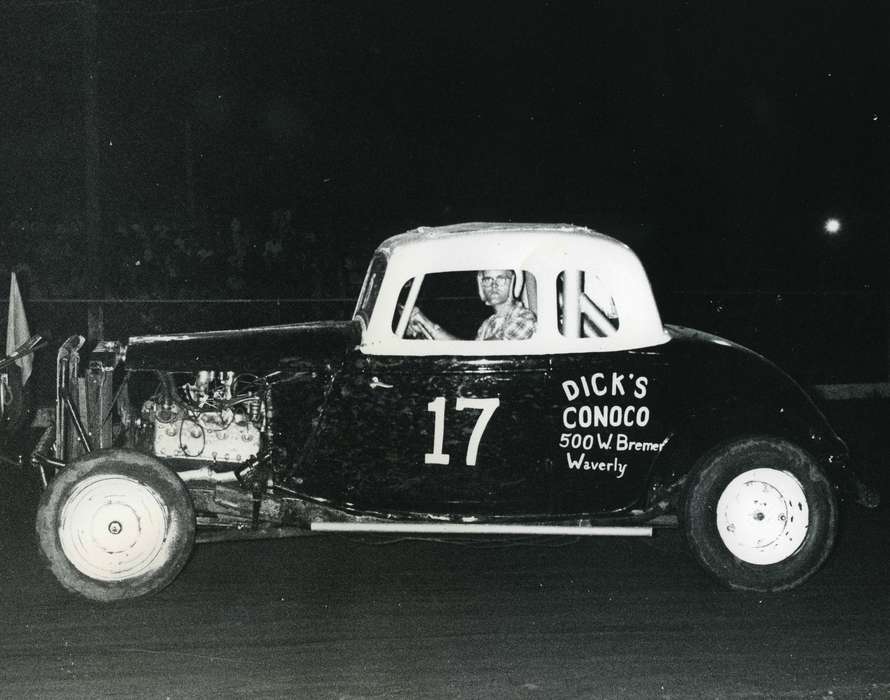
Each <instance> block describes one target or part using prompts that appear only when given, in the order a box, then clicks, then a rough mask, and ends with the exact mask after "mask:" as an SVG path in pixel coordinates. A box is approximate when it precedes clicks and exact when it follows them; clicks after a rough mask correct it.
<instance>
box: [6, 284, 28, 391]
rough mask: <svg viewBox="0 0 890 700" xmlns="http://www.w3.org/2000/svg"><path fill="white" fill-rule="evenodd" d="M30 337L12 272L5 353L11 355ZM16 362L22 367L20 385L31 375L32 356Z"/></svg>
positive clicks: (17, 285) (23, 306) (23, 308)
mask: <svg viewBox="0 0 890 700" xmlns="http://www.w3.org/2000/svg"><path fill="white" fill-rule="evenodd" d="M30 337H31V331H30V329H29V328H28V319H27V318H26V317H25V305H24V304H23V303H22V293H21V292H20V291H19V283H18V281H17V280H16V278H15V273H14V272H13V273H12V278H11V279H10V280H9V315H8V316H7V317H6V354H7V355H11V354H12V353H13V352H15V349H16V348H17V347H19V346H20V345H21V344H22V343H24V342H25V341H27V340H28V339H29V338H30ZM16 364H17V365H18V366H19V367H21V368H22V386H24V384H25V382H27V381H28V377H30V376H31V369H32V368H33V366H34V357H33V356H32V355H26V356H25V357H23V358H21V359H19V360H16Z"/></svg>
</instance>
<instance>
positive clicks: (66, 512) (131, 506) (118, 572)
mask: <svg viewBox="0 0 890 700" xmlns="http://www.w3.org/2000/svg"><path fill="white" fill-rule="evenodd" d="M169 527H170V517H169V513H168V511H167V508H166V506H165V505H164V502H163V500H162V499H161V497H160V495H159V494H158V493H157V492H156V491H155V490H154V489H153V488H151V487H150V486H147V485H146V484H143V483H142V482H140V481H137V480H135V479H131V478H129V477H124V476H117V475H101V476H95V477H91V478H89V479H85V480H84V481H83V482H81V483H80V484H78V485H77V487H76V488H75V489H74V491H72V493H71V495H70V496H69V497H68V500H67V501H66V502H65V505H64V507H63V508H62V513H61V517H60V519H59V540H60V542H61V545H62V551H63V552H64V553H65V556H66V557H67V558H68V560H69V561H70V562H71V564H72V565H74V566H75V567H76V568H77V569H78V571H80V572H81V573H83V574H85V575H87V576H89V577H91V578H94V579H98V580H101V581H121V580H123V579H128V578H133V577H135V576H139V575H141V574H143V573H146V572H147V571H151V570H153V569H156V568H158V567H159V566H160V565H161V563H162V558H159V557H158V555H159V554H160V552H161V550H162V549H163V547H164V543H165V542H166V539H167V535H168V530H169Z"/></svg>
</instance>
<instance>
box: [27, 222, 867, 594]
mask: <svg viewBox="0 0 890 700" xmlns="http://www.w3.org/2000/svg"><path fill="white" fill-rule="evenodd" d="M87 350H89V353H87ZM57 396H58V401H57V406H56V411H55V424H54V428H53V429H51V432H48V433H47V435H46V437H45V439H44V441H43V443H42V444H41V446H39V448H38V449H37V450H36V451H35V454H34V458H33V461H34V464H35V465H36V466H37V468H38V470H39V473H40V475H41V478H42V479H43V483H44V485H45V490H44V493H43V495H42V498H41V501H40V504H39V509H38V515H37V532H38V536H39V542H40V547H41V551H42V553H43V556H44V557H45V560H46V562H47V564H48V566H49V567H50V569H51V570H52V572H53V573H54V574H55V575H56V577H57V578H58V580H59V581H60V582H61V584H62V585H63V586H65V587H66V588H68V589H70V590H71V591H74V592H76V593H78V594H81V595H83V596H86V597H87V598H90V599H93V600H97V601H113V600H119V599H125V598H133V597H136V596H141V595H144V594H148V593H152V592H155V591H158V590H160V589H162V588H163V587H165V586H166V585H167V584H169V583H170V582H171V581H172V580H173V579H174V578H175V577H176V576H177V575H178V574H179V572H180V571H181V570H182V568H183V566H184V565H185V564H186V562H187V560H188V558H189V556H190V553H191V551H192V549H193V546H194V544H195V542H203V541H212V540H221V539H223V540H224V539H236V538H258V539H259V538H264V537H283V536H298V535H309V534H312V533H324V532H354V531H358V532H378V533H414V534H415V535H417V536H425V535H432V536H435V537H442V536H447V535H451V534H453V535H490V536H493V537H494V536H500V535H570V536H576V537H577V536H640V535H642V536H648V535H651V534H652V533H653V529H654V528H655V527H658V526H661V525H675V526H679V527H681V528H682V529H683V531H684V533H685V535H686V540H687V541H688V544H689V547H690V549H691V551H692V554H693V555H694V558H695V559H697V560H698V562H699V563H700V564H701V565H702V566H703V567H704V568H705V569H706V570H707V571H709V572H710V573H711V574H713V575H714V576H716V577H717V578H718V579H719V580H721V581H722V582H723V583H725V584H726V585H728V586H731V587H733V588H736V589H743V590H755V591H782V590H787V589H791V588H793V587H795V586H797V585H799V584H800V583H802V582H803V581H805V580H806V579H807V578H808V577H810V576H811V575H812V574H813V573H814V572H816V571H817V570H818V569H819V567H820V566H821V565H822V564H823V563H824V562H825V560H826V557H828V555H829V552H830V550H831V547H832V543H833V542H834V539H835V533H836V531H837V521H838V503H839V501H840V500H843V499H847V500H854V501H859V502H866V501H867V502H868V503H870V504H873V503H874V502H875V498H874V496H873V494H872V493H871V492H869V490H868V489H867V488H866V487H865V486H864V485H863V484H862V483H861V481H860V479H859V477H858V476H857V474H856V473H854V470H853V469H852V468H851V466H850V464H849V460H848V452H847V449H846V446H845V445H844V443H843V441H842V440H841V439H840V438H839V437H838V436H837V435H836V434H835V432H834V431H833V430H832V428H831V427H830V426H829V425H828V423H827V421H826V419H825V417H824V416H823V415H822V414H821V413H820V411H819V410H818V408H817V407H816V405H815V404H814V403H813V402H812V401H811V400H810V398H809V397H808V396H807V394H806V393H805V392H804V391H803V390H802V389H801V387H800V386H799V385H798V384H796V383H795V382H794V381H793V380H792V379H791V378H790V377H789V376H788V375H787V374H785V373H784V372H782V371H781V370H780V369H778V368H777V367H776V366H775V365H773V364H771V363H770V362H769V361H767V360H766V359H764V358H763V357H761V356H759V355H757V354H756V353H754V352H752V351H750V350H747V349H745V348H743V347H741V346H739V345H737V344H734V343H732V342H730V341H728V340H724V339H722V338H719V337H716V336H713V335H709V334H707V333H703V332H700V331H696V330H692V329H688V328H684V327H680V326H674V325H664V324H663V323H662V320H661V317H660V314H659V311H658V307H657V305H656V302H655V299H654V298H653V294H652V290H651V287H650V284H649V281H648V278H647V275H646V273H645V271H644V269H643V267H642V265H641V263H640V261H639V259H638V258H637V256H636V255H635V254H634V253H633V251H631V250H630V248H628V247H627V246H626V245H624V244H623V243H621V242H619V241H618V240H616V239H614V238H611V237H609V236H607V235H603V234H601V233H597V232H595V231H592V230H589V229H587V228H584V227H580V226H574V225H544V224H515V223H470V224H460V225H453V226H445V227H421V228H417V229H415V230H412V231H409V232H407V233H403V234H400V235H396V236H394V237H392V238H389V239H387V240H385V241H383V242H382V243H381V244H380V245H379V246H378V247H377V249H376V251H375V253H374V254H373V257H372V259H371V261H370V264H369V267H368V271H367V274H366V276H365V280H364V284H363V287H362V290H361V293H360V296H359V298H358V301H357V304H356V307H355V311H354V314H353V316H352V318H351V319H349V320H342V321H323V322H314V323H294V324H285V325H276V326H266V327H254V328H245V329H240V330H219V331H209V332H208V331H204V332H193V333H189V332H181V333H171V334H164V335H142V336H133V337H130V338H128V339H127V340H126V341H125V342H120V341H116V340H111V341H99V342H97V343H95V345H94V347H91V348H86V347H85V344H84V339H83V338H82V337H81V336H74V337H72V338H70V339H68V341H67V342H66V343H65V344H64V345H63V346H62V348H61V349H60V350H59V362H58V377H57Z"/></svg>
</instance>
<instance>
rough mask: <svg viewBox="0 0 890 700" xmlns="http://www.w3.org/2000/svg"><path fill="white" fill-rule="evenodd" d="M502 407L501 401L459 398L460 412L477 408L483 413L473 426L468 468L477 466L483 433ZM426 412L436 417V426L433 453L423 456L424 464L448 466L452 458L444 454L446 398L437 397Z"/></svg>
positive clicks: (467, 458)
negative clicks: (497, 409) (495, 413)
mask: <svg viewBox="0 0 890 700" xmlns="http://www.w3.org/2000/svg"><path fill="white" fill-rule="evenodd" d="M500 405H501V400H500V399H467V398H464V397H463V396H458V397H457V401H456V402H455V405H454V407H455V408H456V409H457V410H458V411H463V410H464V409H465V408H475V409H477V410H480V411H482V413H480V414H479V417H478V418H477V419H476V425H475V426H473V432H472V433H471V434H470V443H469V444H468V445H467V457H466V463H467V466H468V467H474V466H476V456H477V455H478V454H479V443H480V442H481V440H482V433H484V432H485V427H486V426H487V425H488V421H490V420H491V417H492V415H494V412H495V409H496V408H497V407H498V406H500ZM426 410H427V411H429V412H430V413H433V414H434V415H435V424H434V430H433V451H432V452H427V453H426V454H425V455H424V456H423V461H424V464H448V463H449V462H450V461H451V456H450V455H448V454H446V453H444V452H442V444H443V442H444V441H445V397H444V396H437V397H436V398H435V399H433V400H432V401H430V402H429V403H428V404H427V405H426Z"/></svg>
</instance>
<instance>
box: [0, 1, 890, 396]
mask: <svg viewBox="0 0 890 700" xmlns="http://www.w3.org/2000/svg"><path fill="white" fill-rule="evenodd" d="M847 5H848V3H846V2H821V3H810V2H807V3H804V2H800V3H793V2H781V3H766V2H764V3H719V4H718V3H687V2H668V3H655V2H639V3H627V2H618V1H615V2H584V3H573V2H542V1H539V2H530V1H529V2H490V3H475V2H455V3H417V2H401V1H394V0H390V1H387V2H358V1H349V2H346V1H339V2H337V1H334V2H324V3H318V2H291V1H287V2H285V1H283V0H243V1H238V0H181V1H174V0H146V1H144V2H123V1H122V0H84V1H83V2H77V1H70V2H69V1H66V0H57V1H49V0H48V1H37V0H34V1H31V0H7V1H5V2H2V3H0V10H2V16H3V21H2V23H0V43H2V45H3V46H4V47H5V53H4V58H3V59H2V72H0V91H2V95H3V99H2V101H0V120H2V124H3V127H2V130H0V163H2V164H3V167H2V170H0V225H2V226H3V239H2V256H0V265H2V266H3V267H4V268H7V269H18V270H19V271H20V278H21V279H22V280H23V284H24V285H25V286H26V287H27V292H28V294H29V295H30V297H31V298H32V299H39V298H64V297H71V296H72V295H73V296H83V297H89V298H109V297H111V298H152V299H168V298H178V299H182V298H210V297H212V298H232V297H238V298H322V297H342V298H349V297H351V296H352V294H353V293H354V291H355V287H356V285H357V283H358V281H360V277H361V274H362V272H363V269H364V265H365V264H366V261H367V257H368V255H369V253H370V251H371V250H372V249H373V247H374V246H375V245H376V243H378V242H379V241H380V240H381V239H382V238H384V237H386V236H389V235H392V234H393V233H397V232H400V231H402V230H405V229H407V228H411V227H414V226H416V225H421V224H424V225H436V224H445V223H455V222H459V221H471V220H512V221H551V222H571V223H577V224H582V225H586V226H590V227H591V228H594V229H597V230H600V231H603V232H605V233H609V234H611V235H614V236H616V237H617V238H620V239H622V240H624V241H626V242H627V243H629V244H630V245H631V246H632V247H634V248H635V249H636V250H637V252H638V253H639V254H640V256H641V258H642V259H643V262H644V264H645V265H646V267H647V268H648V270H649V272H650V275H651V277H652V279H653V282H654V284H655V287H656V292H657V293H658V295H659V300H660V302H661V305H662V311H663V315H664V316H665V318H666V319H667V320H671V321H679V322H683V323H689V324H691V325H698V326H703V327H706V328H708V329H711V330H717V331H720V332H724V331H725V332H726V334H728V335H730V336H731V337H739V335H740V333H741V338H740V339H741V340H742V341H743V342H749V343H752V344H755V343H760V345H759V346H758V347H759V349H764V350H765V351H772V352H774V353H775V352H777V353H778V354H779V355H780V358H779V359H785V358H786V357H787V358H789V359H793V358H795V357H797V356H799V354H800V347H801V346H802V345H803V344H804V343H808V344H809V345H811V346H814V345H819V344H826V343H827V344H831V345H834V346H835V347H836V348H839V350H840V352H838V353H837V355H838V357H837V358H835V360H834V365H833V367H836V366H837V363H846V364H848V365H849V368H848V369H845V370H844V371H843V372H841V373H840V374H843V375H844V376H843V377H840V376H836V375H838V374H839V373H838V372H837V371H835V370H833V369H831V368H820V369H818V370H814V369H811V368H810V367H806V366H804V367H801V368H800V370H799V371H800V372H801V373H802V374H803V375H805V376H807V377H809V376H812V377H814V378H816V379H819V378H822V379H824V378H830V379H833V380H850V381H853V380H864V379H875V378H883V377H884V376H885V375H886V358H887V353H886V349H885V348H886V331H885V326H886V322H885V319H886V313H887V311H886V308H885V306H886V305H885V303H884V302H883V301H882V294H884V292H885V290H886V288H887V282H886V278H887V275H886V267H887V261H888V249H890V248H888V242H887V238H888V237H887V220H888V208H890V204H888V201H890V186H888V183H890V178H888V175H890V173H888V167H890V166H888V155H890V148H888V135H890V110H888V109H887V95H886V92H887V85H888V84H890V62H888V58H890V56H888V53H890V50H888V47H890V42H888V39H890V11H888V10H887V8H886V6H884V5H883V4H882V3H872V4H862V3H857V4H855V5H854V6H853V7H852V8H851V7H848V6H847ZM91 17H92V18H94V19H92V20H91V19H90V18H91ZM91 25H92V26H93V27H95V30H96V31H95V41H92V40H91V39H90V38H89V37H90V29H89V28H90V26H91ZM88 74H92V75H94V76H95V77H96V78H97V82H96V83H94V85H95V88H96V90H95V93H94V97H93V98H90V95H89V89H88V88H87V87H86V86H87V81H86V78H85V76H86V75H88ZM91 99H92V101H91ZM90 116H92V117H94V118H95V123H96V127H97V128H96V132H97V133H96V135H95V137H91V136H90V133H89V131H88V129H87V128H86V127H85V121H86V120H87V118H88V117H90ZM91 155H93V156H95V158H96V161H97V163H98V171H97V177H96V178H94V179H93V180H91V179H90V177H89V176H87V175H86V174H85V163H86V162H87V161H88V160H89V158H90V157H91ZM90 196H93V197H94V198H95V201H96V202H97V204H98V207H99V209H100V211H99V212H98V213H96V214H94V215H93V217H92V218H91V216H90V214H89V212H86V213H85V211H86V207H87V205H86V204H85V202H88V201H89V198H90ZM829 217H837V218H838V219H839V220H840V222H841V230H840V231H839V232H838V233H837V234H834V235H831V234H828V233H826V231H825V230H824V224H825V222H826V220H827V219H828V218H829ZM72 269H73V270H72ZM727 293H728V294H729V296H720V295H721V294H724V295H725V294H727ZM826 293H830V295H829V294H826ZM690 294H693V295H694V296H690ZM26 296H27V294H26ZM323 310H324V309H323ZM338 313H348V311H345V310H341V309H338ZM301 314H302V315H306V316H308V315H310V314H309V311H308V310H306V309H301V311H300V313H299V314H298V315H301ZM159 316H163V313H155V314H154V319H153V320H152V322H151V323H150V324H149V325H154V326H158V325H159V324H160V325H163V323H164V322H163V321H158V317H159ZM826 320H828V321H830V323H828V325H831V326H832V329H830V330H829V331H825V330H824V329H823V327H824V326H825V325H826ZM745 321H747V324H748V328H747V330H746V329H744V328H743V329H741V331H740V330H739V328H738V325H739V323H744V322H745ZM757 323H760V324H761V325H762V327H755V326H756V324H757ZM715 326H716V327H715ZM797 326H800V327H801V328H804V329H805V330H803V331H801V332H800V333H799V334H797V335H794V333H793V332H792V333H791V334H792V335H793V336H794V337H793V339H792V340H791V341H790V342H789V343H785V344H782V343H778V342H777V341H776V340H775V338H776V335H777V334H778V332H779V330H780V329H784V330H785V332H788V329H789V328H792V329H793V328H795V327H797ZM820 333H822V335H820ZM826 333H827V334H826ZM763 342H766V348H764V347H763ZM863 348H867V350H866V351H863ZM862 352H865V355H862V354H861V353H862ZM845 358H846V359H845ZM850 358H852V359H850ZM866 365H867V366H868V368H867V369H863V368H864V367H865V366H866ZM792 369H794V368H792ZM829 375H831V376H829Z"/></svg>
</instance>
